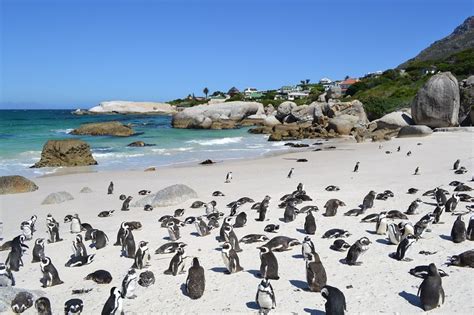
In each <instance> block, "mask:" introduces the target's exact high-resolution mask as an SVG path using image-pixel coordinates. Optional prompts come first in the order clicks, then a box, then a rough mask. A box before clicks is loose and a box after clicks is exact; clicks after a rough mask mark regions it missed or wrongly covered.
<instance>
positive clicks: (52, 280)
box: [40, 257, 64, 288]
mask: <svg viewBox="0 0 474 315" xmlns="http://www.w3.org/2000/svg"><path fill="white" fill-rule="evenodd" d="M40 267H41V272H42V273H43V278H42V279H41V283H42V287H43V288H46V287H52V286H55V285H59V284H63V283H64V282H63V281H61V279H60V278H59V274H58V270H57V269H56V267H54V265H53V263H52V262H51V259H50V258H49V257H44V258H43V259H41V263H40Z"/></svg>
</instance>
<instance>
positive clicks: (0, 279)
mask: <svg viewBox="0 0 474 315" xmlns="http://www.w3.org/2000/svg"><path fill="white" fill-rule="evenodd" d="M14 286H15V277H14V276H13V273H12V271H11V270H10V268H9V267H8V266H6V265H5V264H4V263H0V288H2V287H14Z"/></svg>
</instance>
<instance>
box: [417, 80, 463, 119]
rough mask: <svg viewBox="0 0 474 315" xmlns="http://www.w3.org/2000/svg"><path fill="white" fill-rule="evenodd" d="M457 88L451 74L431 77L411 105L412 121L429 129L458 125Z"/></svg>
mask: <svg viewBox="0 0 474 315" xmlns="http://www.w3.org/2000/svg"><path fill="white" fill-rule="evenodd" d="M459 99H460V97H459V86H458V80H457V79H456V78H455V77H454V76H453V75H452V74H451V72H444V73H440V74H436V75H434V76H432V77H431V78H430V79H429V80H428V82H426V83H425V85H423V87H422V88H421V89H420V90H419V91H418V93H417V94H416V96H415V98H414V99H413V102H412V104H411V114H412V117H413V121H414V122H415V123H416V124H418V125H426V126H429V127H431V128H437V127H453V126H457V125H459V121H458V119H459Z"/></svg>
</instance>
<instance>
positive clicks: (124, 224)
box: [114, 222, 129, 246]
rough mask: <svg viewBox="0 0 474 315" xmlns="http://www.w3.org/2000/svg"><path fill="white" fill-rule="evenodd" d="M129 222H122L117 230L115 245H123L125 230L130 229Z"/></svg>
mask: <svg viewBox="0 0 474 315" xmlns="http://www.w3.org/2000/svg"><path fill="white" fill-rule="evenodd" d="M128 227H129V226H128V224H127V222H122V223H121V224H120V228H119V230H118V232H117V241H116V242H115V244H114V246H122V242H123V240H124V236H125V231H126V230H127V229H128Z"/></svg>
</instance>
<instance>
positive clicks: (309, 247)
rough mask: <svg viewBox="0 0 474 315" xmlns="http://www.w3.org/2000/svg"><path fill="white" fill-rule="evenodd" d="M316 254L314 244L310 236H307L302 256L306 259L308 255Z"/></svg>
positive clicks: (303, 244) (302, 248)
mask: <svg viewBox="0 0 474 315" xmlns="http://www.w3.org/2000/svg"><path fill="white" fill-rule="evenodd" d="M314 252H316V250H315V247H314V243H313V241H312V240H311V238H310V237H309V236H305V238H304V240H303V243H302V244H301V255H302V256H303V258H304V259H306V255H307V254H310V253H314Z"/></svg>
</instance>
